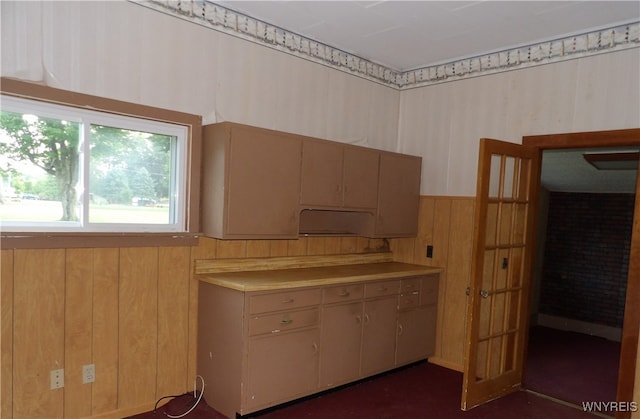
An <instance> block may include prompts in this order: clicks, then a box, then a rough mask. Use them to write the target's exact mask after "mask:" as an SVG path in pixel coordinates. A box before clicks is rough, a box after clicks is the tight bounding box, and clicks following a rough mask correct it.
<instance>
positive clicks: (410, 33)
mask: <svg viewBox="0 0 640 419" xmlns="http://www.w3.org/2000/svg"><path fill="white" fill-rule="evenodd" d="M214 3H216V4H220V5H222V6H223V7H227V8H229V9H232V10H235V11H237V12H239V13H242V14H245V15H248V16H251V17H253V18H255V19H259V20H262V21H264V22H266V23H269V24H272V25H274V26H278V27H280V28H283V29H286V30H288V31H291V32H294V33H297V34H298V35H302V36H305V37H307V38H310V39H313V40H315V41H318V42H321V43H324V44H327V45H330V46H332V47H335V48H338V49H341V50H343V51H345V52H349V53H351V54H354V55H356V56H358V57H360V58H364V59H367V60H369V61H373V62H376V63H378V64H381V65H384V66H385V67H389V68H392V69H395V70H398V71H407V70H411V69H416V68H423V67H427V66H432V65H436V64H440V63H446V62H451V61H455V60H458V59H462V58H469V57H474V56H478V55H481V54H485V53H491V52H497V51H503V50H506V49H511V48H515V47H520V46H525V45H531V44H535V43H538V42H544V41H549V40H553V39H559V38H564V37H567V36H571V35H578V34H583V33H586V32H590V31H592V30H598V29H603V28H608V27H614V26H618V25H621V24H627V23H631V22H637V21H638V20H640V2H639V1H393V0H391V1H384V0H383V1H352V0H350V1H347V0H342V1H214Z"/></svg>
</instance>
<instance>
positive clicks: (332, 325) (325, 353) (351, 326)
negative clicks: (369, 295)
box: [320, 302, 362, 388]
mask: <svg viewBox="0 0 640 419" xmlns="http://www.w3.org/2000/svg"><path fill="white" fill-rule="evenodd" d="M361 340H362V303H361V302H355V303H347V304H340V305H334V306H329V307H325V308H324V309H323V313H322V335H321V340H320V342H321V347H320V387H321V388H326V387H333V386H336V385H339V384H344V383H346V382H349V381H352V380H355V379H357V378H358V376H359V373H360V344H361Z"/></svg>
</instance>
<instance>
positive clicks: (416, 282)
mask: <svg viewBox="0 0 640 419" xmlns="http://www.w3.org/2000/svg"><path fill="white" fill-rule="evenodd" d="M419 290H420V278H419V277H415V278H406V279H403V280H402V281H400V292H401V293H402V294H404V293H408V292H412V291H419Z"/></svg>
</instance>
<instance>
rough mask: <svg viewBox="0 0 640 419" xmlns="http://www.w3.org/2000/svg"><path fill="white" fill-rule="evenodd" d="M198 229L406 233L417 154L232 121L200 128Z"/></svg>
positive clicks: (413, 212) (283, 234)
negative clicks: (199, 210)
mask: <svg viewBox="0 0 640 419" xmlns="http://www.w3.org/2000/svg"><path fill="white" fill-rule="evenodd" d="M202 149H203V155H202V163H203V168H202V196H201V203H202V214H201V220H202V232H203V233H204V234H205V235H206V236H209V237H215V238H219V239H292V238H298V236H299V235H300V234H305V235H320V234H324V235H330V234H332V235H357V236H362V237H371V238H391V237H411V236H415V235H416V233H417V229H418V202H419V194H420V170H421V162H422V159H421V158H420V157H415V156H409V155H405V154H399V153H391V152H386V151H380V150H374V149H370V148H365V147H359V146H355V145H350V144H343V143H338V142H335V141H325V140H319V139H315V138H310V137H303V136H300V135H294V134H287V133H284V132H279V131H272V130H268V129H263V128H255V127H250V126H247V125H240V124H235V123H231V122H222V123H218V124H212V125H207V126H205V127H204V137H203V148H202Z"/></svg>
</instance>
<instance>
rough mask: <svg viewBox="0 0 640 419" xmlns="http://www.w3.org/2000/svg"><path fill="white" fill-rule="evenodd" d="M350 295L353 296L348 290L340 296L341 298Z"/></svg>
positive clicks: (343, 291) (341, 292)
mask: <svg viewBox="0 0 640 419" xmlns="http://www.w3.org/2000/svg"><path fill="white" fill-rule="evenodd" d="M349 295H351V293H350V292H349V291H347V290H342V291H340V293H339V294H338V296H339V297H348V296H349Z"/></svg>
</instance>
